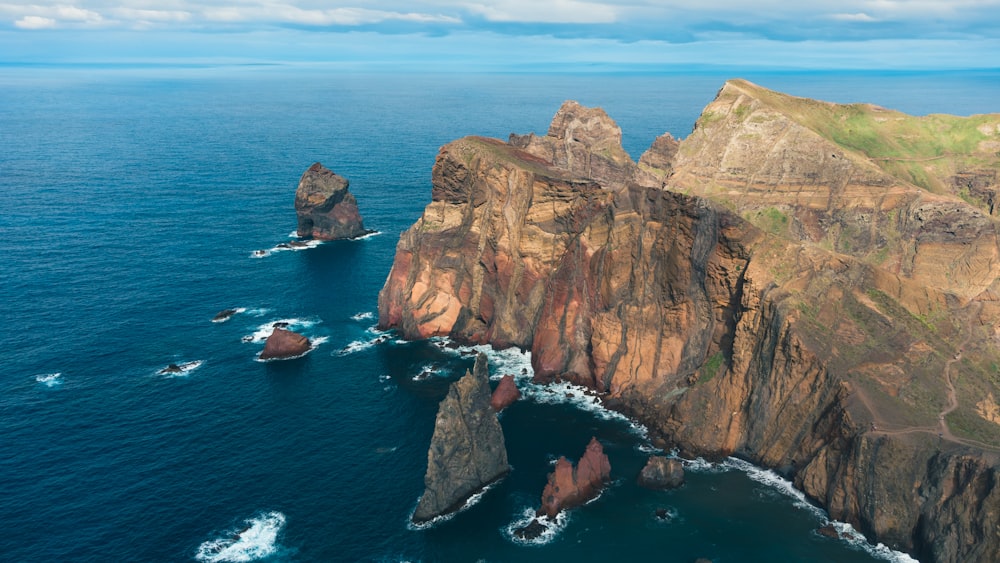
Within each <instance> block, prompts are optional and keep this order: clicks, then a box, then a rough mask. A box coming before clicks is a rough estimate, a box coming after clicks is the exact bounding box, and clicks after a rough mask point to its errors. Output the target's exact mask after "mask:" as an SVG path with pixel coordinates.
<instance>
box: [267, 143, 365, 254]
mask: <svg viewBox="0 0 1000 563" xmlns="http://www.w3.org/2000/svg"><path fill="white" fill-rule="evenodd" d="M348 185H349V182H348V181H347V179H346V178H344V177H342V176H339V175H337V174H335V173H334V172H333V171H332V170H329V169H327V168H326V167H324V166H323V165H322V164H320V163H318V162H317V163H315V164H313V165H312V166H310V167H309V169H308V170H306V171H305V173H304V174H302V179H301V180H299V187H298V189H297V190H296V191H295V213H296V215H298V220H299V226H298V229H296V234H298V236H300V237H303V238H313V239H317V240H337V239H349V238H356V237H359V236H362V235H365V234H368V233H369V232H371V231H368V230H366V229H365V227H364V224H362V221H361V214H360V213H359V212H358V203H357V200H355V199H354V195H353V194H351V192H350V191H348ZM279 246H280V245H279Z"/></svg>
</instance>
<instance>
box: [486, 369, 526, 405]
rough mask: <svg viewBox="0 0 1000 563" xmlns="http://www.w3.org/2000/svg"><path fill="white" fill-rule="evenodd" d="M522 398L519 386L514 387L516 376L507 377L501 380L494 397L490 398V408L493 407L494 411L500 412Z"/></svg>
mask: <svg viewBox="0 0 1000 563" xmlns="http://www.w3.org/2000/svg"><path fill="white" fill-rule="evenodd" d="M520 398H521V391H520V390H519V389H518V388H517V385H514V376H513V375H505V376H503V378H502V379H500V384H499V385H497V388H496V389H494V390H493V396H492V397H491V398H490V406H492V407H493V410H495V411H497V412H500V411H502V410H504V409H505V408H507V407H509V406H510V405H511V404H513V403H514V402H515V401H517V400H518V399H520Z"/></svg>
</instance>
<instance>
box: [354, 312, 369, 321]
mask: <svg viewBox="0 0 1000 563" xmlns="http://www.w3.org/2000/svg"><path fill="white" fill-rule="evenodd" d="M374 318H375V313H373V312H371V311H362V312H361V313H356V314H354V315H351V320H352V321H370V320H372V319H374Z"/></svg>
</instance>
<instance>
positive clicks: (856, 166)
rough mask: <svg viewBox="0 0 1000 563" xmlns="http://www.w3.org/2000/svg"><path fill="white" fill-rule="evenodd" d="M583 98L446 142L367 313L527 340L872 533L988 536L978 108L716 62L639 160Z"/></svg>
mask: <svg viewBox="0 0 1000 563" xmlns="http://www.w3.org/2000/svg"><path fill="white" fill-rule="evenodd" d="M620 140H621V131H620V129H619V128H618V127H617V125H615V124H614V122H613V121H612V120H611V119H610V117H608V116H607V115H606V114H605V113H604V112H603V111H601V110H599V109H592V108H583V107H582V106H579V104H576V103H575V102H567V103H566V104H564V105H563V107H562V108H560V109H559V111H558V112H557V114H556V117H555V119H554V120H553V124H552V126H551V127H550V129H549V132H548V133H547V134H546V135H544V136H536V135H525V136H519V135H512V136H511V138H510V139H509V142H503V141H499V140H495V139H487V138H482V137H467V138H464V139H459V140H457V141H454V142H452V143H449V144H448V145H446V146H444V147H443V148H442V149H441V151H440V152H439V154H438V156H437V160H436V162H435V165H434V170H433V175H432V191H431V202H430V204H429V205H428V206H427V208H426V209H425V211H424V213H423V215H422V217H421V218H420V219H419V220H418V221H417V223H416V224H415V225H414V226H413V227H411V228H410V229H409V230H408V231H406V232H405V233H403V235H402V236H401V238H400V241H399V244H398V245H397V249H396V257H395V261H394V263H393V267H392V270H391V272H390V273H389V276H388V279H387V280H386V283H385V286H384V287H383V289H382V291H381V292H380V294H379V326H380V327H381V328H383V329H386V328H395V329H397V330H398V331H399V332H400V333H401V334H402V335H403V336H404V337H407V338H425V337H429V336H435V335H448V336H450V337H452V338H453V339H456V340H458V341H462V342H468V343H475V344H486V343H489V344H492V345H494V346H497V347H507V346H519V347H521V348H525V349H530V350H531V351H532V365H533V368H534V372H535V378H536V380H538V381H539V382H546V381H550V380H553V379H555V378H559V379H562V380H569V381H572V382H574V383H577V384H581V385H585V386H587V387H590V388H592V389H594V390H596V391H598V392H600V393H603V394H604V402H605V404H606V405H607V406H609V407H612V408H615V409H618V410H621V411H623V412H625V413H627V414H628V415H630V416H633V417H635V418H637V419H638V420H639V421H641V422H642V423H644V424H645V425H646V426H647V427H649V428H650V431H651V433H652V434H653V436H654V437H655V438H657V439H662V440H663V441H664V442H665V443H666V444H667V445H668V446H670V447H676V448H678V449H679V450H680V451H681V452H682V453H685V454H688V455H702V456H706V457H711V458H718V457H723V456H729V455H736V456H739V457H741V458H743V459H747V460H749V461H752V462H753V463H755V464H758V465H761V466H764V467H768V468H772V469H774V470H776V471H777V472H779V473H780V474H782V475H784V476H786V477H787V478H789V479H791V480H792V481H793V482H794V484H795V486H796V487H798V488H799V489H801V490H803V491H804V492H805V493H806V495H807V496H808V497H809V498H811V499H813V500H814V501H816V502H818V503H819V504H821V505H822V506H824V507H825V508H826V509H827V510H828V511H829V513H830V515H831V517H832V518H835V519H838V520H842V521H846V522H849V523H851V524H852V525H854V526H855V528H857V529H858V530H859V531H861V532H862V533H864V534H865V535H866V536H867V537H868V538H869V539H870V540H873V541H879V542H882V543H885V544H887V545H888V546H890V547H892V548H893V549H898V550H903V551H907V552H909V553H912V554H915V555H917V556H918V557H920V558H921V559H926V560H934V561H995V560H1000V424H998V423H997V422H996V421H995V420H994V419H992V418H991V417H990V413H993V412H994V410H995V409H994V407H995V406H996V401H995V399H991V397H993V398H995V397H1000V379H998V378H997V375H996V373H997V371H996V367H995V366H997V365H1000V329H998V328H995V319H996V318H998V316H1000V237H998V232H1000V228H998V227H1000V222H998V220H997V218H996V217H995V213H996V212H997V211H996V206H995V201H996V193H997V191H998V189H1000V187H998V184H997V178H998V171H1000V116H998V115H983V116H972V117H969V118H958V117H953V116H940V115H934V116H926V117H912V116H907V115H905V114H901V113H899V112H894V111H891V110H887V109H885V108H879V107H877V106H871V105H867V104H851V105H838V104H831V103H826V102H819V101H815V100H807V99H803V98H795V97H792V96H787V95H784V94H780V93H777V92H772V91H770V90H767V89H764V88H761V87H759V86H757V85H754V84H751V83H749V82H746V81H742V80H733V81H729V82H727V83H726V84H725V85H724V86H723V88H722V89H721V90H720V91H719V92H718V94H717V96H716V98H715V100H714V101H712V102H711V103H710V104H709V105H708V106H707V107H706V109H705V111H704V112H703V113H702V115H701V117H700V118H699V119H698V122H697V123H696V125H695V128H694V130H693V131H692V132H691V134H690V135H689V136H688V137H687V138H685V139H683V140H682V141H677V140H676V139H674V138H673V137H671V136H668V135H665V136H663V137H661V138H659V139H657V141H656V142H654V144H653V146H652V147H651V148H650V150H649V151H647V152H646V153H645V154H644V155H643V156H642V158H640V159H639V162H638V163H634V162H633V161H632V160H631V158H629V157H628V155H627V154H625V152H624V151H623V150H622V149H621V144H620Z"/></svg>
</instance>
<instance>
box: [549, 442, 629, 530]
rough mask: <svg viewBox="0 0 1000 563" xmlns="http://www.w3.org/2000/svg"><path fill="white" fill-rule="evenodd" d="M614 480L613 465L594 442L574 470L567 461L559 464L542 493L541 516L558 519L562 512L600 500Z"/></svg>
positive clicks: (560, 460)
mask: <svg viewBox="0 0 1000 563" xmlns="http://www.w3.org/2000/svg"><path fill="white" fill-rule="evenodd" d="M610 478H611V463H610V462H609V461H608V456H606V455H605V454H604V448H603V446H601V443H600V442H598V441H597V438H591V439H590V443H589V444H587V449H586V451H585V452H584V453H583V457H581V458H580V461H578V462H577V464H576V467H574V466H573V464H572V463H570V462H569V461H568V460H567V459H566V458H565V457H560V458H559V461H557V462H556V470H555V471H553V472H552V473H549V482H548V484H547V485H545V490H544V491H542V507H541V508H540V509H539V510H538V513H539V514H540V515H541V514H544V515H546V516H548V517H549V518H555V516H556V514H559V511H560V510H563V509H566V508H573V507H575V506H580V505H581V504H583V503H585V502H587V501H588V500H590V499H592V498H594V497H595V496H597V493H599V492H600V491H601V489H602V488H603V487H604V484H605V483H606V482H608V481H609V480H610Z"/></svg>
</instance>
